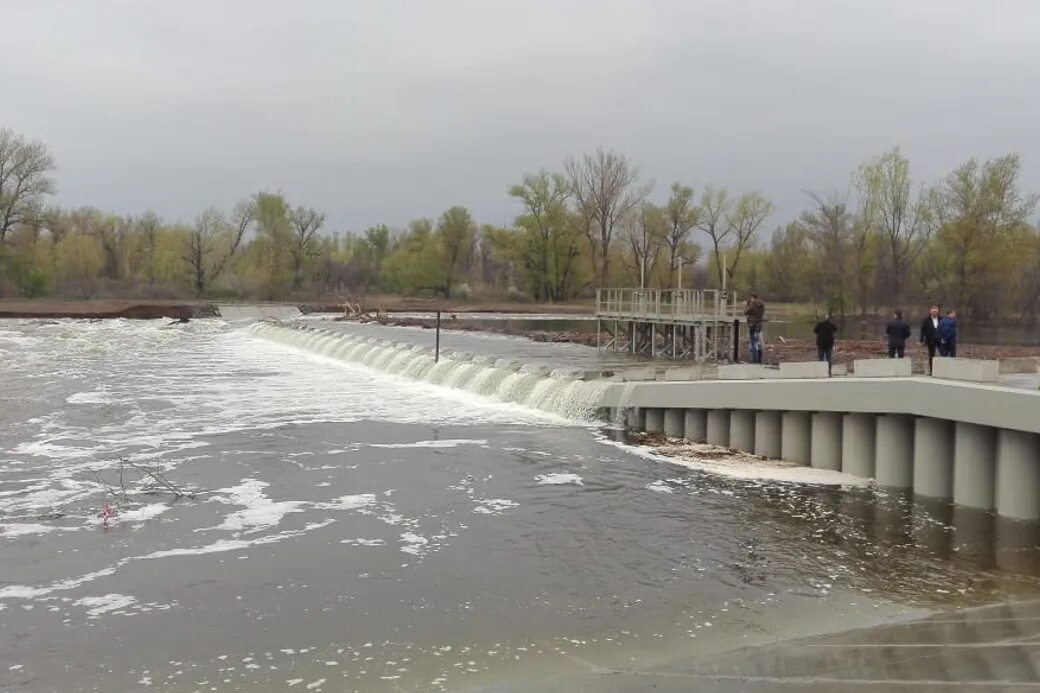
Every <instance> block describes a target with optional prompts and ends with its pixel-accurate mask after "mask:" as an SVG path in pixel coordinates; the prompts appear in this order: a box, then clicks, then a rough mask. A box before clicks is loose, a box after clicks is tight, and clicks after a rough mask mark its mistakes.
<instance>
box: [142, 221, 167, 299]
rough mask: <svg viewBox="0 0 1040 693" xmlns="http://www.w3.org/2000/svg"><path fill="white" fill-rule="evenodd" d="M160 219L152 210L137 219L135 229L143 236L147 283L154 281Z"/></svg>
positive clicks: (160, 225)
mask: <svg viewBox="0 0 1040 693" xmlns="http://www.w3.org/2000/svg"><path fill="white" fill-rule="evenodd" d="M160 227H162V220H160V219H159V217H158V215H156V214H155V213H154V212H145V213H144V216H142V217H141V218H140V219H138V220H137V230H138V231H139V232H140V233H141V236H142V237H143V238H144V248H143V249H142V250H143V251H144V252H143V254H144V264H145V277H146V278H147V280H148V283H149V284H154V283H155V248H156V246H157V245H158V242H159V229H160Z"/></svg>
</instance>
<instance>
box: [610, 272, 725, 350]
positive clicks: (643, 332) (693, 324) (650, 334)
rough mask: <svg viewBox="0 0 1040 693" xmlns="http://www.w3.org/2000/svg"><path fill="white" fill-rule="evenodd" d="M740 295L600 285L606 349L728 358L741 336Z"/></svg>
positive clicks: (699, 290) (706, 291) (703, 290)
mask: <svg viewBox="0 0 1040 693" xmlns="http://www.w3.org/2000/svg"><path fill="white" fill-rule="evenodd" d="M740 316H741V311H740V310H739V306H738V305H737V302H736V300H735V299H733V300H731V299H730V298H729V296H727V294H726V293H725V292H722V291H716V290H713V289H598V290H597V291H596V322H597V328H598V330H597V333H598V334H600V335H602V334H603V333H604V332H605V333H607V334H608V335H609V337H608V338H607V340H606V341H605V342H604V341H602V339H598V340H597V344H598V346H599V348H600V349H609V350H612V351H627V352H629V353H632V354H638V355H641V356H649V357H651V358H658V357H661V358H671V359H693V360H695V361H722V360H726V359H729V358H730V356H731V355H732V352H733V345H734V343H735V342H736V339H737V337H738V330H739V324H740V323H739V320H740Z"/></svg>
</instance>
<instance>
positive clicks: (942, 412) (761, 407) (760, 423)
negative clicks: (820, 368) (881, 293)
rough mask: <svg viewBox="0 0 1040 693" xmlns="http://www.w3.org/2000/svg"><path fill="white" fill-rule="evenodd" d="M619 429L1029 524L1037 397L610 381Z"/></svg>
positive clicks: (948, 383)
mask: <svg viewBox="0 0 1040 693" xmlns="http://www.w3.org/2000/svg"><path fill="white" fill-rule="evenodd" d="M603 404H604V406H606V407H610V408H611V409H612V411H613V412H614V416H616V417H620V418H624V420H625V421H626V424H627V425H628V427H630V428H634V429H638V430H645V431H648V432H660V433H664V434H665V435H668V436H672V437H683V438H688V439H690V440H694V441H703V442H708V443H711V444H714V445H720V446H723V447H729V448H734V449H737V450H742V451H746V452H752V453H755V454H758V455H762V456H765V457H773V458H779V459H784V460H788V461H791V462H796V463H799V464H804V465H810V466H813V467H817V468H821V469H836V470H840V471H842V472H846V473H849V474H853V475H855V476H859V477H865V478H870V479H876V480H877V482H878V483H879V484H883V485H887V486H893V487H899V488H908V489H912V490H913V491H914V492H915V493H917V494H921V495H924V496H931V497H936V498H949V499H952V500H953V501H954V502H955V503H958V504H962V505H965V506H969V507H974V508H982V509H993V510H996V511H997V512H998V513H999V514H1001V515H1005V516H1008V517H1013V518H1020V519H1028V520H1036V519H1040V392H1037V391H1035V390H1025V389H1015V388H1009V387H1001V386H996V385H984V384H978V383H969V382H959V381H954V380H942V379H937V378H927V377H916V378H910V377H906V378H866V377H861V378H855V377H850V378H834V379H806V380H797V379H788V380H779V379H778V380H745V381H727V380H713V381H709V380H704V381H693V382H629V383H615V384H613V385H612V386H611V388H610V389H609V390H608V391H607V392H606V393H605V394H604V400H603Z"/></svg>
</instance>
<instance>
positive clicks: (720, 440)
mask: <svg viewBox="0 0 1040 693" xmlns="http://www.w3.org/2000/svg"><path fill="white" fill-rule="evenodd" d="M707 437H708V442H709V443H711V444H712V445H719V446H721V447H724V448H728V447H729V410H728V409H709V410H708V428H707Z"/></svg>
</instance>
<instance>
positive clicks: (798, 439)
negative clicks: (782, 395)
mask: <svg viewBox="0 0 1040 693" xmlns="http://www.w3.org/2000/svg"><path fill="white" fill-rule="evenodd" d="M811 453H812V417H811V416H810V414H809V412H804V411H785V412H784V414H783V419H782V423H781V431H780V459H782V460H787V461H788V462H798V463H799V464H804V465H808V464H809V461H810V460H811V459H812V456H811Z"/></svg>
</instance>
